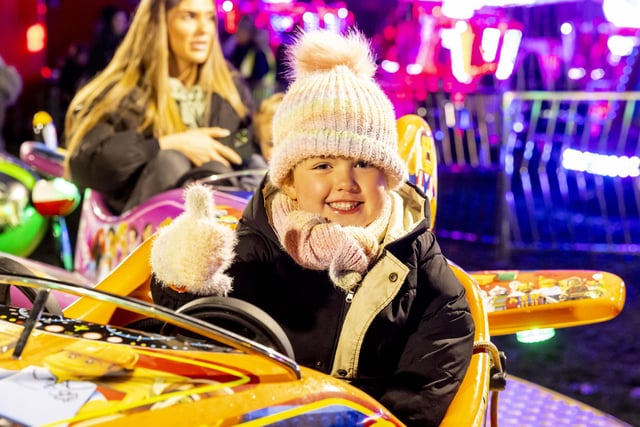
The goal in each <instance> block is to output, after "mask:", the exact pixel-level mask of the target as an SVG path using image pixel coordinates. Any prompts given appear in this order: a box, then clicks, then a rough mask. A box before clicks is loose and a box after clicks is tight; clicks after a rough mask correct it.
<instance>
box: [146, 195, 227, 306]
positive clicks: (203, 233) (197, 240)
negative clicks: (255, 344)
mask: <svg viewBox="0 0 640 427" xmlns="http://www.w3.org/2000/svg"><path fill="white" fill-rule="evenodd" d="M185 200H186V201H185V211H184V212H183V213H182V214H180V215H179V216H178V217H177V218H176V219H175V220H174V221H173V222H171V223H170V224H169V225H167V226H166V227H163V228H161V229H160V231H159V232H158V236H157V237H156V239H155V241H154V242H153V246H152V248H151V268H152V271H153V273H154V274H155V276H156V278H157V279H158V281H159V282H160V284H161V285H164V286H168V285H171V286H172V287H173V288H174V289H176V288H178V289H183V290H184V291H185V292H190V293H193V294H196V295H217V296H226V295H227V293H228V292H229V291H230V290H231V288H232V279H231V277H229V276H228V275H226V274H225V273H224V271H225V270H226V269H227V268H228V267H229V266H230V265H231V261H232V260H233V257H234V251H233V249H234V247H235V243H236V238H235V233H234V232H233V230H232V229H231V228H229V227H228V226H226V225H223V224H220V223H218V221H217V219H216V217H215V210H214V199H213V193H212V191H211V190H210V189H209V188H208V187H206V186H204V185H201V184H194V185H191V186H189V187H187V188H186V189H185Z"/></svg>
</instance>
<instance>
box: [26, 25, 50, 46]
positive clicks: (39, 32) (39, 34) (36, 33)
mask: <svg viewBox="0 0 640 427" xmlns="http://www.w3.org/2000/svg"><path fill="white" fill-rule="evenodd" d="M46 38H47V32H46V30H45V28H44V25H42V24H40V23H38V24H33V25H31V26H30V27H29V28H28V29H27V50H28V51H29V52H31V53H36V52H41V51H42V50H44V46H45V43H46Z"/></svg>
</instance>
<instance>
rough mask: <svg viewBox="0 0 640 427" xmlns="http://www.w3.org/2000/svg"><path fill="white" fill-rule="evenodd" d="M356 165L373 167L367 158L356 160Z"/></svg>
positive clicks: (358, 166)
mask: <svg viewBox="0 0 640 427" xmlns="http://www.w3.org/2000/svg"><path fill="white" fill-rule="evenodd" d="M356 167H357V168H370V167H372V165H371V163H370V162H367V161H365V160H359V161H358V162H356Z"/></svg>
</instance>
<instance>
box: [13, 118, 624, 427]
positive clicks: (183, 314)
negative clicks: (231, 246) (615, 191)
mask: <svg viewBox="0 0 640 427" xmlns="http://www.w3.org/2000/svg"><path fill="white" fill-rule="evenodd" d="M398 128H399V135H400V150H401V152H402V153H403V155H404V157H405V158H406V159H407V160H408V162H409V168H410V171H411V174H412V180H415V183H417V184H418V185H420V186H421V187H422V188H423V189H424V190H425V193H426V194H428V195H430V197H431V210H432V212H431V214H432V221H433V218H434V215H435V210H436V197H435V196H436V190H437V171H436V151H435V145H434V141H433V138H432V137H431V132H430V129H429V127H428V126H427V125H426V123H425V122H424V121H423V120H422V119H421V118H420V117H417V116H405V117H402V118H401V119H399V121H398ZM153 238H154V236H151V237H150V238H148V239H146V240H145V241H143V242H142V243H141V244H140V245H139V246H138V247H137V248H136V249H135V250H134V251H133V252H132V253H130V254H129V255H128V256H127V257H126V258H125V259H124V260H123V261H122V262H121V263H120V264H118V266H117V267H116V268H115V269H113V270H112V271H111V272H110V273H109V274H108V275H107V276H106V277H105V278H104V279H102V280H101V281H100V282H98V283H96V284H95V285H94V286H81V285H78V284H77V283H76V284H74V283H68V282H65V281H64V280H62V278H63V277H64V276H63V275H60V276H59V277H57V278H56V277H54V276H55V275H54V274H52V270H48V271H47V273H43V272H39V271H37V265H34V264H29V263H28V262H27V261H26V260H20V259H17V258H16V257H3V258H0V395H1V396H2V399H0V419H4V420H5V421H6V422H8V423H10V424H11V425H16V426H22V425H24V426H31V425H38V426H58V425H71V426H85V425H92V426H94V425H101V426H102V425H104V426H116V425H135V424H139V425H172V426H179V425H185V426H213V425H215V426H230V425H240V426H266V425H282V426H289V425H291V426H293V425H295V426H394V425H395V426H400V425H402V423H401V422H400V421H398V420H397V419H396V418H395V417H394V416H393V414H391V413H390V412H389V411H388V410H387V409H385V408H384V407H383V406H382V405H381V404H380V403H378V402H376V401H375V400H373V399H371V398H370V397H369V396H367V395H366V394H364V393H362V392H361V391H359V390H358V389H355V388H353V387H352V386H350V385H349V384H348V383H345V382H342V381H340V380H338V379H335V378H332V377H330V376H327V375H324V374H321V373H318V372H316V371H314V370H312V369H308V368H305V367H302V366H299V365H298V364H297V363H296V362H295V357H294V355H293V353H292V351H291V345H290V344H289V342H288V339H287V337H286V335H285V334H284V332H283V331H282V329H281V328H280V327H279V326H278V324H277V323H276V322H275V321H273V319H271V318H270V317H269V316H268V315H267V314H266V313H264V312H262V311H261V310H259V309H257V308H256V307H254V306H251V305H250V304H247V303H245V302H242V301H237V300H234V299H231V298H204V299H202V300H196V301H194V302H192V303H189V304H187V305H186V306H184V307H182V308H180V309H179V310H177V311H173V310H168V309H166V308H163V307H160V306H156V305H154V304H153V303H152V302H151V299H150V294H149V281H150V277H151V267H150V263H149V259H150V250H151V244H152V241H153ZM451 268H452V270H453V271H454V273H455V274H456V276H457V277H458V278H459V279H460V281H461V282H462V284H463V285H464V287H465V289H466V292H467V298H468V300H469V304H470V307H471V313H472V316H473V318H474V321H475V324H476V332H475V345H474V355H473V357H472V362H471V365H470V367H469V369H468V371H467V374H466V376H465V378H464V380H463V383H462V385H461V387H460V389H459V391H458V393H457V395H456V397H455V399H454V401H453V402H452V404H451V405H450V407H449V410H448V411H447V414H446V415H445V418H444V420H443V422H442V424H441V425H442V426H455V427H459V426H482V425H487V424H491V425H493V426H497V425H498V422H502V421H504V422H503V423H502V424H503V425H527V422H528V421H527V420H526V419H525V418H524V417H523V418H520V419H518V418H515V424H513V422H514V421H513V420H514V417H513V416H509V417H504V420H501V417H500V415H501V412H500V411H499V410H498V405H497V403H498V395H499V393H505V391H502V392H501V390H502V389H504V388H505V385H506V387H507V390H508V388H509V383H510V381H512V379H511V378H509V377H507V376H506V373H505V371H504V369H503V365H502V359H501V355H500V353H499V351H498V349H497V348H496V347H495V346H494V345H493V344H492V343H491V336H492V335H502V334H511V333H515V332H518V331H523V330H528V329H533V328H542V327H568V326H575V325H580V324H587V323H592V322H598V321H603V320H607V319H610V318H612V317H614V316H615V315H617V314H618V313H619V312H620V310H621V309H622V307H623V305H624V299H625V286H624V283H623V282H622V280H621V279H620V278H619V277H617V276H615V275H613V274H610V273H606V272H600V271H567V270H548V271H483V272H474V273H469V272H466V271H464V270H463V269H462V268H460V267H459V266H457V265H456V264H455V263H453V262H451ZM62 294H66V295H71V297H72V302H71V303H70V304H68V305H64V304H63V305H62V306H61V304H60V303H59V301H62V300H64V299H62V298H59V296H60V295H62ZM23 295H27V296H28V298H26V299H25V298H22V296H23ZM67 301H68V299H67ZM148 320H152V321H155V322H162V323H163V327H162V331H161V332H160V333H149V332H145V327H144V324H145V322H146V321H148ZM516 384H518V385H521V383H516ZM547 395H552V396H553V397H556V395H553V393H552V392H550V391H549V392H548V393H547ZM558 399H560V400H562V399H564V398H563V397H561V396H560V397H558ZM566 399H568V398H566ZM24 402H33V403H30V404H27V403H24ZM572 404H573V406H574V412H573V413H574V414H575V407H576V404H577V407H578V410H582V411H583V412H585V413H589V414H595V416H604V417H606V415H605V414H601V413H598V412H597V411H595V410H593V408H588V407H586V406H584V405H583V406H581V405H580V404H579V403H578V402H575V401H573V402H572ZM507 410H508V408H507ZM556 415H557V414H556ZM560 415H562V414H560ZM528 419H530V417H529V418H528ZM608 420H609V421H610V423H609V424H608V425H612V426H613V425H616V426H617V425H620V426H622V425H624V424H623V423H618V422H616V421H615V420H613V419H608ZM509 423H512V424H509Z"/></svg>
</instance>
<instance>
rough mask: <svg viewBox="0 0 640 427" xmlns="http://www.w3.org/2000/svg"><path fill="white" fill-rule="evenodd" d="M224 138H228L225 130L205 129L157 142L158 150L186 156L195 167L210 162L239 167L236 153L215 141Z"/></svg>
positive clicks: (164, 137) (175, 134) (238, 158)
mask: <svg viewBox="0 0 640 427" xmlns="http://www.w3.org/2000/svg"><path fill="white" fill-rule="evenodd" d="M226 136H229V131H228V130H227V129H223V128H219V127H205V128H198V129H190V130H188V131H185V132H181V133H174V134H171V135H165V136H163V137H161V138H160V139H159V140H158V142H159V144H160V149H162V150H176V151H179V152H181V153H182V154H184V155H185V156H187V158H188V159H189V160H191V162H192V163H193V164H194V165H195V166H201V165H202V164H203V163H206V162H210V161H212V160H215V161H218V162H220V163H222V164H224V165H225V166H227V167H231V163H233V164H236V165H239V164H241V163H242V158H241V157H240V156H239V155H238V153H236V152H235V151H234V150H233V148H230V147H227V146H226V145H224V144H223V143H221V142H220V141H218V140H217V139H216V138H224V137H226Z"/></svg>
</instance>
